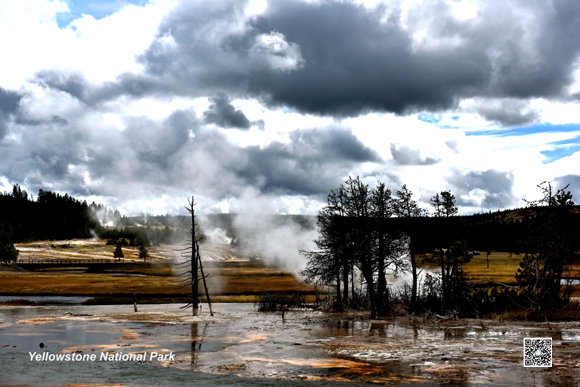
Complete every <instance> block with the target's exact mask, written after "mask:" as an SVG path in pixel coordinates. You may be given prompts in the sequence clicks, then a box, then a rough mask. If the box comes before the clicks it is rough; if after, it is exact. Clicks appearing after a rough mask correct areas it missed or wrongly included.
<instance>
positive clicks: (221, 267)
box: [0, 239, 580, 303]
mask: <svg viewBox="0 0 580 387" xmlns="http://www.w3.org/2000/svg"><path fill="white" fill-rule="evenodd" d="M16 247H17V249H18V250H19V251H20V256H19V258H20V259H51V260H63V259H95V260H96V259H99V260H102V259H108V260H111V261H113V250H114V246H108V245H106V243H105V241H104V240H98V239H92V240H85V239H79V240H72V241H44V242H33V243H23V244H17V245H16ZM181 248H182V247H181V246H179V245H162V246H157V247H150V248H149V257H148V258H147V264H142V262H143V260H142V259H141V260H140V259H139V258H138V256H139V251H138V249H137V248H131V247H124V248H123V253H124V255H125V256H124V258H123V260H122V261H123V262H135V263H139V264H135V265H134V266H133V265H123V269H122V272H119V271H118V269H116V268H114V267H113V268H106V269H103V270H102V271H99V272H88V271H86V270H85V268H82V267H73V268H69V269H67V270H64V269H40V270H39V271H26V270H22V269H20V270H18V269H13V268H12V269H7V268H6V267H3V268H0V294H2V295H58V296H73V295H74V296H94V297H97V298H96V300H95V301H96V302H102V303H112V302H132V297H133V294H135V295H137V296H138V299H140V300H143V302H154V301H158V302H171V301H174V302H182V301H185V300H186V299H187V295H188V290H189V286H187V284H184V281H186V280H187V277H186V276H184V274H186V273H185V270H187V267H186V266H183V265H174V261H175V260H178V259H179V253H178V252H177V251H178V250H179V249H181ZM201 251H202V256H204V257H205V258H204V269H205V274H206V276H207V279H208V287H209V292H210V297H211V298H212V299H213V301H214V302H255V301H256V296H257V295H258V294H261V293H265V292H292V293H302V294H305V295H309V296H311V297H309V298H313V296H314V294H316V292H317V290H316V289H315V288H314V287H313V286H312V285H306V284H304V283H303V282H302V281H301V280H300V279H299V278H296V277H295V276H294V275H293V274H292V273H289V272H287V271H284V270H281V269H280V268H278V267H276V266H272V265H267V264H266V263H265V262H264V261H262V260H260V259H254V258H252V259H250V258H248V257H247V256H245V255H244V254H243V252H241V251H239V250H238V249H236V248H235V247H232V246H229V245H208V244H206V245H203V244H202V246H201ZM522 258H523V256H522V255H516V254H509V253H505V252H492V253H491V254H490V255H489V268H488V257H487V256H486V253H485V252H482V254H481V255H476V256H473V258H472V260H471V261H470V262H469V263H468V264H467V265H465V267H464V269H465V271H466V273H467V276H468V277H469V278H470V280H471V281H472V282H473V283H475V284H494V283H504V284H515V277H514V275H515V273H516V271H517V269H518V267H519V263H520V261H521V260H522ZM423 267H427V268H429V269H431V270H433V271H437V270H438V268H437V266H436V265H434V264H429V263H424V264H423ZM571 269H572V270H571V271H570V273H569V275H570V276H571V277H573V278H579V277H580V274H579V273H580V266H575V267H572V268H571ZM200 290H202V287H200ZM201 294H203V293H201ZM574 296H576V297H578V296H580V287H578V286H576V289H575V292H574ZM204 299H205V297H203V296H202V300H204Z"/></svg>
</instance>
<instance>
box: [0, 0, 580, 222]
mask: <svg viewBox="0 0 580 387" xmlns="http://www.w3.org/2000/svg"><path fill="white" fill-rule="evenodd" d="M578 36H580V3H579V2H578V1H576V0H568V1H566V0H561V1H560V0H554V1H549V0H525V1H524V0H521V1H494V0H482V1H471V0H469V1H468V0H465V1H461V0H457V1H451V0H448V1H444V0H441V1H438V0H431V1H420V0H400V1H380V0H375V1H354V0H353V1H349V0H342V1H304V0H245V1H244V0H211V1H203V0H195V1H180V0H165V1H158V0H149V1H147V0H142V1H124V0H115V1H108V2H107V1H77V0H68V1H58V0H52V1H48V0H19V1H12V0H0V53H1V57H2V60H1V61H0V191H10V190H11V187H12V185H13V184H20V185H21V186H22V187H23V188H24V189H26V190H27V191H28V192H29V193H31V194H33V195H36V194H37V193H38V190H39V189H44V190H51V191H54V192H60V193H68V194H70V195H73V196H74V197H77V198H80V199H86V200H87V201H88V202H89V203H90V202H92V201H95V202H97V203H102V204H105V205H107V206H109V207H111V208H112V209H118V210H119V211H120V212H121V213H123V214H126V215H133V214H138V213H140V212H143V213H150V214H183V213H185V209H184V205H187V198H188V197H189V198H190V197H191V196H192V195H193V196H194V197H195V201H196V203H198V204H197V207H196V208H197V210H198V211H200V212H202V213H227V212H232V213H233V212H236V213H282V214H310V215H315V214H316V213H317V212H318V210H319V209H320V208H321V207H322V206H323V205H324V204H325V202H326V197H327V195H328V193H329V192H330V190H331V189H334V188H337V187H338V186H340V184H342V183H343V182H344V181H345V180H346V179H347V178H348V176H353V177H355V176H360V178H361V179H362V180H363V181H364V182H365V183H367V184H368V185H369V186H370V187H373V186H375V185H376V184H377V183H378V182H383V183H385V184H386V185H387V186H388V187H390V188H391V189H392V190H393V191H396V190H397V189H400V187H401V186H402V185H403V184H406V185H407V187H408V188H409V189H410V190H411V191H412V192H413V194H414V198H415V200H417V201H418V202H419V203H420V204H421V205H422V206H423V207H425V208H428V207H429V199H430V198H431V197H432V196H433V195H434V194H435V193H437V192H440V191H443V190H450V191H451V192H452V193H453V194H454V195H455V197H456V199H457V205H458V206H459V209H460V213H462V214H469V213H474V212H481V211H489V210H492V211H495V210H498V209H507V208H515V207H522V206H524V205H525V203H524V201H523V199H538V198H539V197H540V196H541V195H540V194H541V193H540V190H539V189H538V188H537V185H538V184H540V183H542V182H543V181H551V182H552V183H553V184H554V185H555V186H556V187H562V186H564V185H566V184H570V187H569V189H570V190H571V191H572V193H573V194H574V196H575V197H576V202H577V203H580V168H579V167H580V109H579V108H580V39H578Z"/></svg>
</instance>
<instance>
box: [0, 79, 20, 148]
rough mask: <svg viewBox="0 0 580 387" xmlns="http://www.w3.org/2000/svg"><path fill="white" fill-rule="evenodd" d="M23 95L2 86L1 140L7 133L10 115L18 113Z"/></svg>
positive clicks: (0, 104)
mask: <svg viewBox="0 0 580 387" xmlns="http://www.w3.org/2000/svg"><path fill="white" fill-rule="evenodd" d="M21 98H22V96H21V95H20V94H18V93H16V92H13V91H10V90H6V89H3V88H2V87H0V140H2V138H3V137H4V136H5V135H6V131H7V126H6V123H7V120H8V118H9V115H11V114H14V113H16V111H17V110H18V106H19V103H20V99H21Z"/></svg>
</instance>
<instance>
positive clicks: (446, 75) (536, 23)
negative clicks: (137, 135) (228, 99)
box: [141, 0, 580, 125]
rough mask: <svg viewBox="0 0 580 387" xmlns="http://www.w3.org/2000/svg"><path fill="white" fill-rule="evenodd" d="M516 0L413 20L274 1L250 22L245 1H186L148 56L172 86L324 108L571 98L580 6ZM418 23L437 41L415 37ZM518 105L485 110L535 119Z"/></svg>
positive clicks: (349, 7)
mask: <svg viewBox="0 0 580 387" xmlns="http://www.w3.org/2000/svg"><path fill="white" fill-rule="evenodd" d="M512 5H513V4H512ZM512 5H510V4H504V3H499V2H484V3H482V4H480V10H479V13H478V16H477V18H476V19H474V20H467V21H459V20H456V19H455V18H453V17H452V12H451V9H450V6H449V5H447V4H444V3H443V2H436V1H435V2H429V3H427V4H424V5H423V6H421V7H417V8H413V7H412V8H411V9H410V11H409V17H408V20H406V23H407V24H408V25H409V28H408V29H407V27H404V26H403V23H402V21H401V19H400V11H399V10H396V9H394V10H393V9H388V8H387V7H382V8H376V9H372V10H368V9H366V8H364V7H362V6H358V5H355V4H351V3H348V2H330V1H323V2H320V3H305V2H300V1H287V0H284V1H277V0H275V1H270V2H269V4H268V8H267V10H266V12H265V13H264V14H262V15H260V16H259V17H258V18H256V19H253V20H249V21H248V20H246V21H244V20H243V18H242V16H241V15H243V12H242V9H243V6H244V3H243V2H228V1H217V2H211V3H209V5H208V4H203V5H202V4H200V3H197V2H192V3H189V2H188V3H184V4H182V5H181V6H179V7H178V8H177V9H176V10H175V11H174V12H173V13H171V14H170V15H169V16H168V17H167V18H166V19H165V20H164V22H163V24H162V26H161V27H160V29H159V33H158V37H157V39H156V40H155V41H154V42H153V43H152V45H151V46H150V47H149V49H148V50H147V51H146V52H145V53H144V54H143V55H142V56H141V61H142V63H143V64H144V65H145V67H146V69H147V73H148V75H149V76H152V77H153V78H157V79H159V80H161V79H162V80H164V81H165V83H164V84H165V85H166V86H165V90H164V92H169V90H170V89H173V91H174V92H177V93H189V94H196V95H197V94H199V93H203V90H205V91H206V92H207V91H211V90H215V89H216V88H217V89H221V90H224V91H227V92H228V93H229V94H230V95H231V94H232V93H233V94H235V93H239V94H240V95H245V93H247V92H250V94H251V95H253V96H257V97H260V98H263V99H264V100H265V101H267V102H269V103H270V104H272V105H286V106H291V107H294V108H296V109H298V110H300V111H302V112H309V113H316V114H331V115H333V114H334V115H356V114H358V113H360V112H363V111H368V110H382V111H391V112H396V113H404V112H407V111H410V110H413V109H425V110H440V109H446V108H450V107H452V106H454V104H455V103H456V102H457V101H458V99H461V98H465V97H478V96H479V97H500V98H514V99H527V98H532V97H562V98H563V93H564V89H565V88H566V87H567V85H569V84H570V82H571V79H572V71H573V70H574V68H575V67H574V63H575V61H576V59H577V58H578V53H579V52H580V41H579V40H578V39H576V36H578V35H579V34H580V23H578V22H577V20H578V18H579V15H580V5H578V3H577V2H575V1H557V2H553V3H549V2H536V3H530V4H528V3H526V7H525V8H520V9H518V8H516V7H513V6H512ZM523 13H525V14H526V16H528V17H527V18H526V17H522V16H523ZM530 16H531V17H530ZM244 23H245V24H244ZM526 23H528V24H526ZM240 25H242V26H243V27H240ZM414 29H417V30H420V29H422V30H425V31H426V34H427V39H432V40H435V41H436V43H433V45H432V46H429V44H425V45H422V43H417V42H414V41H413V39H412V34H413V33H414V32H415V30H414ZM532 29H533V30H534V31H535V33H534V34H530V33H529V31H528V30H530V31H531V30H532ZM209 32H211V33H209ZM453 41H457V42H459V43H450V42H453ZM437 42H443V43H437ZM151 87H153V88H154V89H155V88H158V87H159V85H153V86H151ZM514 109H515V110H514ZM508 110H510V112H508V113H505V114H503V115H500V114H499V113H494V112H493V111H489V110H488V111H486V110H485V109H482V114H484V115H486V116H488V117H490V119H494V120H497V121H498V122H500V123H503V124H506V125H509V124H511V123H513V122H515V123H523V122H529V121H530V120H534V119H535V116H534V113H533V112H527V113H526V112H522V111H521V109H519V110H518V109H517V106H516V107H509V108H508Z"/></svg>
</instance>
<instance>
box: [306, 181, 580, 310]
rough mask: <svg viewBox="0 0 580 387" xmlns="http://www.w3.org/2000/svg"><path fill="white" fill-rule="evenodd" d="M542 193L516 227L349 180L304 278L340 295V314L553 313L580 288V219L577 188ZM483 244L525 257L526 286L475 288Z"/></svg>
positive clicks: (449, 202)
mask: <svg viewBox="0 0 580 387" xmlns="http://www.w3.org/2000/svg"><path fill="white" fill-rule="evenodd" d="M539 187H540V188H541V189H542V192H543V198H542V199H541V200H539V201H536V202H528V209H529V211H528V212H526V214H527V216H525V217H524V218H523V219H521V218H520V219H511V220H510V219H505V217H503V216H497V214H496V216H493V215H492V214H489V216H458V209H457V206H456V199H455V196H454V195H453V194H452V193H451V192H450V191H442V192H440V193H437V194H435V195H434V196H433V197H432V198H431V200H430V204H431V209H430V210H429V211H428V210H427V209H424V208H421V207H420V206H419V205H418V203H417V202H416V201H415V200H413V198H412V192H411V191H410V190H409V189H408V188H407V187H406V185H403V186H402V187H401V188H400V189H399V190H396V191H395V192H392V191H391V189H389V188H388V187H386V186H385V184H383V183H378V184H377V185H376V186H375V187H373V188H370V187H369V186H368V185H366V184H364V183H363V182H362V181H361V180H360V178H359V177H356V178H352V177H349V178H348V179H347V180H346V181H345V183H344V184H342V185H341V186H340V187H338V188H336V189H333V190H332V191H331V192H330V193H329V195H328V197H327V204H326V206H324V208H323V209H322V210H320V212H319V214H318V217H317V225H318V230H319V237H318V238H317V239H316V240H315V244H316V249H315V250H313V251H301V253H302V254H303V255H304V256H306V257H307V259H308V263H307V266H306V268H305V270H304V271H303V272H302V275H304V277H305V278H306V282H309V283H316V284H319V285H323V286H327V287H331V288H333V289H334V294H335V299H334V308H335V309H337V310H342V309H344V308H346V307H360V306H361V305H367V306H368V308H369V309H370V312H371V317H372V318H374V317H377V316H385V315H387V314H389V313H391V312H392V311H393V307H394V303H395V302H397V303H399V304H403V305H404V307H405V309H406V311H407V313H420V312H421V313H425V312H427V313H429V312H432V313H449V312H452V313H457V314H458V313H462V314H464V315H465V314H479V313H486V312H491V311H494V310H497V309H498V308H514V307H525V308H529V309H531V310H532V311H533V312H534V313H536V314H538V315H542V316H545V315H547V314H549V313H550V311H553V310H554V308H561V307H562V306H565V305H566V303H567V302H568V300H569V299H570V294H571V289H572V287H571V286H570V284H564V285H562V280H563V278H564V276H565V275H567V274H568V273H567V271H568V269H569V267H570V264H572V263H574V262H576V261H577V259H578V249H579V248H580V244H579V240H578V237H577V236H578V235H579V234H580V227H579V224H580V222H578V220H580V219H579V218H580V217H579V214H578V211H576V207H575V206H574V203H573V201H572V195H571V193H570V192H569V191H566V189H567V187H564V188H562V189H559V190H556V189H553V187H552V186H551V184H550V183H542V184H540V185H539ZM474 246H476V247H477V248H479V249H482V250H484V249H485V250H486V251H488V252H491V251H492V250H500V249H501V250H500V251H507V252H510V253H511V252H515V253H520V252H521V253H523V254H524V257H523V260H522V263H521V264H520V269H519V270H518V273H517V274H516V277H515V279H514V280H515V282H516V283H517V284H516V285H504V284H491V285H490V284H486V285H485V286H479V287H478V286H475V285H474V284H472V283H471V282H470V281H469V279H468V278H467V276H466V274H465V271H464V265H465V264H467V263H468V262H469V261H470V260H471V259H472V256H473V251H472V249H473V247H474ZM418 260H420V261H421V262H419V261H418ZM425 264H429V265H430V267H437V269H435V270H429V271H428V272H426V273H425V275H424V276H422V277H421V278H422V280H421V279H420V273H421V271H422V270H424V269H422V268H420V267H419V266H424V265H425ZM401 274H407V275H409V277H410V281H409V283H408V284H406V285H405V286H404V287H403V288H402V289H400V290H398V292H397V294H394V292H393V290H392V289H391V288H390V286H389V284H388V282H387V278H388V275H392V276H395V277H396V276H400V275H401ZM357 286H358V287H357Z"/></svg>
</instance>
